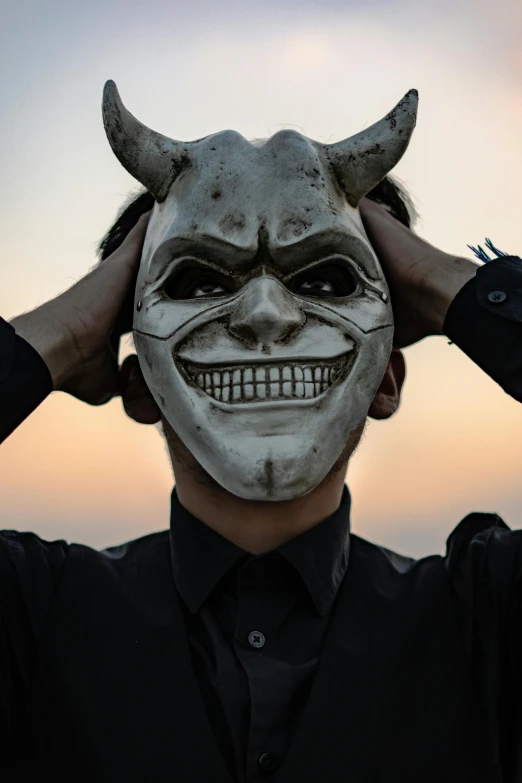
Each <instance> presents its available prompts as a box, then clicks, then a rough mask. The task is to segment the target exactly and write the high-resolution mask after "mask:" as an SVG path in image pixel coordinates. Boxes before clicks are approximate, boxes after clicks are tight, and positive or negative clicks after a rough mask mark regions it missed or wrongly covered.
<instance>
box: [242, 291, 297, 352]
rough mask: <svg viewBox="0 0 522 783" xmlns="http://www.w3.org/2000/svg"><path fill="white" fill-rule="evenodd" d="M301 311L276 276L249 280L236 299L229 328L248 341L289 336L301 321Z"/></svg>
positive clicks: (274, 340) (268, 341) (275, 340)
mask: <svg viewBox="0 0 522 783" xmlns="http://www.w3.org/2000/svg"><path fill="white" fill-rule="evenodd" d="M304 321H305V316H304V313H303V312H302V311H301V309H300V308H299V307H298V305H297V303H296V300H295V299H294V297H293V296H292V294H291V293H290V291H288V290H287V289H286V288H285V287H284V286H283V285H282V283H280V282H279V281H278V280H275V279H274V278H273V277H268V276H262V277H257V278H255V279H254V280H251V281H250V282H249V283H248V284H247V285H246V288H245V290H244V292H243V294H242V295H241V296H240V297H239V298H238V299H237V300H236V307H235V309H234V311H233V313H232V315H231V318H230V323H229V327H228V329H229V332H231V334H233V335H234V337H237V338H238V339H239V340H241V341H242V342H245V343H248V344H250V345H259V344H262V345H269V344H273V343H279V342H282V341H284V340H287V339H288V338H289V337H292V336H293V335H294V334H295V333H296V332H297V331H298V330H299V329H300V328H301V326H302V325H303V323H304Z"/></svg>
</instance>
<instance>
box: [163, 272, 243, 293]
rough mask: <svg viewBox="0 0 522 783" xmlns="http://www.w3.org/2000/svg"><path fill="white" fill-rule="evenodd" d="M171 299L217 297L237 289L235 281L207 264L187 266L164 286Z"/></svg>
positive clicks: (172, 276) (175, 273) (171, 277)
mask: <svg viewBox="0 0 522 783" xmlns="http://www.w3.org/2000/svg"><path fill="white" fill-rule="evenodd" d="M163 291H164V292H165V294H166V295H167V296H168V297H169V299H173V300H180V299H215V298H216V297H219V296H228V295H229V294H231V293H233V291H235V285H234V281H233V280H231V279H230V278H229V277H227V275H223V274H220V273H219V272H216V271H215V270H213V269H211V268H210V267H207V266H203V265H202V266H185V267H183V268H182V269H180V270H179V271H176V272H174V274H173V275H171V276H170V277H169V279H168V280H167V281H166V283H165V285H164V286H163Z"/></svg>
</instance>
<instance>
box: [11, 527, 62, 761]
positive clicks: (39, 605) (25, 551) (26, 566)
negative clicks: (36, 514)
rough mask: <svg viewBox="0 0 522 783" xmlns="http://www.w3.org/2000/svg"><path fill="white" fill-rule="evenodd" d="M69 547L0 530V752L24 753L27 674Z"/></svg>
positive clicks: (29, 675) (13, 756)
mask: <svg viewBox="0 0 522 783" xmlns="http://www.w3.org/2000/svg"><path fill="white" fill-rule="evenodd" d="M68 551H69V545H68V544H67V543H66V542H65V541H53V542H48V541H43V540H42V539H41V538H39V537H38V536H37V535H35V534H34V533H18V532H16V531H12V530H3V531H0V758H1V759H2V764H3V763H4V762H8V761H10V760H13V761H14V760H15V759H16V758H17V754H22V755H23V750H24V748H23V744H24V742H26V741H27V720H28V712H27V711H28V707H29V692H30V677H31V671H32V667H33V664H34V660H35V656H36V653H37V650H38V644H39V640H40V638H41V635H42V632H43V630H44V628H45V625H46V621H47V617H48V614H49V610H50V608H51V605H52V601H53V597H54V594H55V590H56V587H57V585H58V581H59V578H60V575H61V572H62V569H63V566H64V564H65V560H66V557H67V554H68ZM0 766H1V764H0Z"/></svg>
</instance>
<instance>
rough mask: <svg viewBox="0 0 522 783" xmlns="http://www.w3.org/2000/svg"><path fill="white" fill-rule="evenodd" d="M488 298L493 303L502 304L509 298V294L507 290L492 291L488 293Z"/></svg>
mask: <svg viewBox="0 0 522 783" xmlns="http://www.w3.org/2000/svg"><path fill="white" fill-rule="evenodd" d="M488 299H489V301H490V302H492V303H493V304H500V303H501V302H504V301H505V300H506V299H507V294H506V293H505V291H491V292H490V293H489V294H488Z"/></svg>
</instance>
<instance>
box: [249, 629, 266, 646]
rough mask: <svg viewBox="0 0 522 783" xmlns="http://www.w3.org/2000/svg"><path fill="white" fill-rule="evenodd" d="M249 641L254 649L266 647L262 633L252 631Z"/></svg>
mask: <svg viewBox="0 0 522 783" xmlns="http://www.w3.org/2000/svg"><path fill="white" fill-rule="evenodd" d="M248 641H249V642H250V644H251V645H252V647H264V644H265V637H264V636H263V634H262V633H261V631H252V633H249V634H248Z"/></svg>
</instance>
